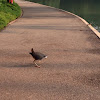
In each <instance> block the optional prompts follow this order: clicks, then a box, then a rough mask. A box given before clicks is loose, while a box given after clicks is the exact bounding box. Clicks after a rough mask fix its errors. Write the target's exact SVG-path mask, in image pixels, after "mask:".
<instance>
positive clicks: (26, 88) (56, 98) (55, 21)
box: [0, 0, 100, 100]
mask: <svg viewBox="0 0 100 100" xmlns="http://www.w3.org/2000/svg"><path fill="white" fill-rule="evenodd" d="M16 2H17V3H18V4H19V5H20V6H21V8H22V9H23V16H22V17H21V18H19V19H17V20H16V21H15V22H14V23H12V24H11V25H9V26H8V27H6V28H5V29H4V30H2V31H1V32H0V100H100V39H99V38H98V37H97V36H96V35H95V34H94V33H93V32H92V31H91V29H89V27H88V26H87V25H85V24H84V23H83V22H82V21H81V20H80V19H78V18H77V17H75V16H73V15H71V14H68V13H65V12H62V11H59V10H57V9H53V8H50V7H47V6H43V5H40V4H36V3H31V2H27V1H21V0H16ZM32 47H33V48H34V50H35V51H38V52H41V53H44V54H46V55H48V58H47V59H43V60H42V61H41V62H38V64H39V65H41V68H36V67H35V65H34V64H33V58H32V57H31V55H29V52H30V50H31V48H32Z"/></svg>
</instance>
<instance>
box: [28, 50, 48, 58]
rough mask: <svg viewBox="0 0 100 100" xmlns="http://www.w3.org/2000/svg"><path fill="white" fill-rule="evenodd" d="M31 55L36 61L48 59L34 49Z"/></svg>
mask: <svg viewBox="0 0 100 100" xmlns="http://www.w3.org/2000/svg"><path fill="white" fill-rule="evenodd" d="M30 54H31V55H32V57H33V58H34V59H35V60H41V59H43V58H46V57H47V56H46V55H44V54H42V53H40V52H34V50H33V48H32V49H31V52H30Z"/></svg>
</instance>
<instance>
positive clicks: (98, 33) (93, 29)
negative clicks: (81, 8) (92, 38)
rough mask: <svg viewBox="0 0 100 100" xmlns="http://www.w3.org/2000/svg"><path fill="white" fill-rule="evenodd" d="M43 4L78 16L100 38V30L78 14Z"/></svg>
mask: <svg viewBox="0 0 100 100" xmlns="http://www.w3.org/2000/svg"><path fill="white" fill-rule="evenodd" d="M31 3H32V2H31ZM36 4H39V3H36ZM40 5H42V4H40ZM44 6H46V7H49V8H53V9H56V10H59V11H62V12H65V13H68V14H71V15H73V16H75V17H77V18H79V19H80V20H81V21H82V22H84V23H85V24H86V25H87V26H88V27H89V28H90V29H91V30H92V31H93V32H94V33H95V34H96V35H97V37H98V38H100V32H98V31H97V30H96V29H95V28H94V27H93V26H92V25H91V24H89V23H88V22H87V21H86V20H85V19H83V18H81V17H80V16H78V15H76V14H74V13H71V12H68V11H65V10H62V9H59V8H55V7H51V6H47V5H44Z"/></svg>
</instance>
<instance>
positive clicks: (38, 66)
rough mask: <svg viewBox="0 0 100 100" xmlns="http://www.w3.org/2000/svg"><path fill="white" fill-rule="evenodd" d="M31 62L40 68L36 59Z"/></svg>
mask: <svg viewBox="0 0 100 100" xmlns="http://www.w3.org/2000/svg"><path fill="white" fill-rule="evenodd" d="M33 63H34V64H35V65H36V67H38V68H40V66H39V65H38V64H37V63H36V60H34V61H33Z"/></svg>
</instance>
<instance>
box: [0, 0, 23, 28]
mask: <svg viewBox="0 0 100 100" xmlns="http://www.w3.org/2000/svg"><path fill="white" fill-rule="evenodd" d="M20 15H21V8H20V7H19V5H18V4H17V3H15V2H14V3H13V4H10V3H8V2H7V0H0V30H1V29H3V28H4V27H6V26H7V24H8V23H9V22H11V21H13V20H14V19H16V18H18V17H19V16H20Z"/></svg>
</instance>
